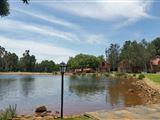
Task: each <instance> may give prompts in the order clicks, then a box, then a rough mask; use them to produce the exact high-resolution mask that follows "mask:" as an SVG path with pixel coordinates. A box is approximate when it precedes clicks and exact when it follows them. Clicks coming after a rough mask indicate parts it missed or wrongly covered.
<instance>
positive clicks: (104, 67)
mask: <svg viewBox="0 0 160 120" xmlns="http://www.w3.org/2000/svg"><path fill="white" fill-rule="evenodd" d="M98 71H99V72H110V71H111V65H110V64H109V63H108V62H106V61H103V62H101V63H100V64H99V66H98Z"/></svg>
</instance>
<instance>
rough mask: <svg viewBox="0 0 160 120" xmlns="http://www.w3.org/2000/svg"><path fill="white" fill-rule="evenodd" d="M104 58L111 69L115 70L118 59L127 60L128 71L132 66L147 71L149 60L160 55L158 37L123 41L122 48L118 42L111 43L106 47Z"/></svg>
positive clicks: (159, 39)
mask: <svg viewBox="0 0 160 120" xmlns="http://www.w3.org/2000/svg"><path fill="white" fill-rule="evenodd" d="M105 53H106V58H107V60H108V62H109V63H110V64H111V70H113V71H116V70H117V69H118V64H119V62H120V61H122V60H125V61H128V64H129V67H130V72H133V70H132V68H139V69H141V71H145V72H148V71H149V67H150V60H151V59H152V58H154V57H155V56H158V55H160V38H156V39H154V40H153V41H152V42H147V41H146V40H145V39H143V40H142V41H140V42H137V41H136V40H134V41H130V40H129V41H125V43H124V44H123V46H122V48H120V46H119V45H118V44H111V45H110V47H109V48H106V51H105Z"/></svg>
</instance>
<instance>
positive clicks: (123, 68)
mask: <svg viewBox="0 0 160 120" xmlns="http://www.w3.org/2000/svg"><path fill="white" fill-rule="evenodd" d="M118 72H124V73H126V72H131V69H130V67H129V61H128V60H122V61H121V62H119V64H118Z"/></svg>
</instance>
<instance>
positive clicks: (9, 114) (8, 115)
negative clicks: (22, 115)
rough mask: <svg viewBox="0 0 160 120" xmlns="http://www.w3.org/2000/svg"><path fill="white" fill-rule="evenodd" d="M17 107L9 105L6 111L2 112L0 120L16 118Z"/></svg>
mask: <svg viewBox="0 0 160 120" xmlns="http://www.w3.org/2000/svg"><path fill="white" fill-rule="evenodd" d="M16 107H17V106H16V105H15V106H11V105H9V107H8V108H6V109H5V110H1V111H0V120H9V119H12V118H13V117H15V116H16Z"/></svg>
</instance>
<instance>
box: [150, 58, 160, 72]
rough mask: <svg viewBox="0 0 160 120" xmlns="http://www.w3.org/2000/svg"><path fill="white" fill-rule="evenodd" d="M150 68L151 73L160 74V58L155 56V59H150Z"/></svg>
mask: <svg viewBox="0 0 160 120" xmlns="http://www.w3.org/2000/svg"><path fill="white" fill-rule="evenodd" d="M150 66H151V71H152V72H155V73H156V72H160V56H156V57H155V58H153V59H151V60H150Z"/></svg>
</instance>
